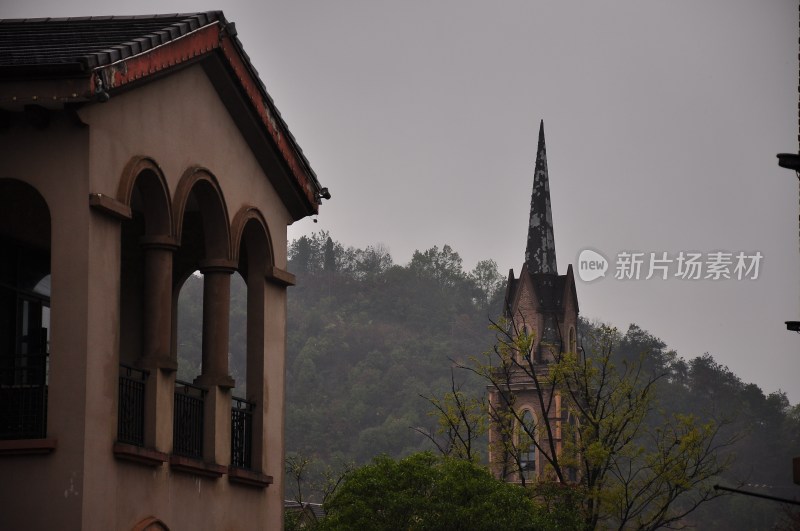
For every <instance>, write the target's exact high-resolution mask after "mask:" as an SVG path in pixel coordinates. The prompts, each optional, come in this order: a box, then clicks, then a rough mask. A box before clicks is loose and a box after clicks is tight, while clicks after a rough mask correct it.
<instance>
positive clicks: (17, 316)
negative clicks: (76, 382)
mask: <svg viewBox="0 0 800 531" xmlns="http://www.w3.org/2000/svg"><path fill="white" fill-rule="evenodd" d="M50 239H51V235H50V210H49V208H48V207H47V203H46V202H45V200H44V198H42V196H41V195H40V194H39V192H38V191H36V190H35V189H34V188H33V187H31V186H30V185H28V184H26V183H24V182H22V181H18V180H14V179H0V246H2V251H0V439H37V438H44V437H46V435H47V387H48V384H49V360H48V356H49V353H50V268H51V264H50Z"/></svg>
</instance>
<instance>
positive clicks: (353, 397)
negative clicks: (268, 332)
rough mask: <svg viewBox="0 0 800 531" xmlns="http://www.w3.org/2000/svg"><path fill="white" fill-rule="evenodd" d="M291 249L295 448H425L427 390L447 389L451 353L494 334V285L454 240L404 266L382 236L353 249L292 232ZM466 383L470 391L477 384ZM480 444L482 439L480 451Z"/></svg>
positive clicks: (290, 437) (367, 454)
mask: <svg viewBox="0 0 800 531" xmlns="http://www.w3.org/2000/svg"><path fill="white" fill-rule="evenodd" d="M289 259H290V264H289V267H290V269H291V270H292V271H293V272H297V273H298V282H297V286H295V287H293V288H291V289H290V291H289V300H288V330H287V332H288V340H287V360H286V367H287V386H286V389H287V422H286V440H287V448H288V449H289V450H291V451H295V452H299V453H302V454H303V455H308V456H310V457H313V458H315V459H318V460H321V461H329V460H330V459H332V458H333V457H334V456H342V457H343V458H345V459H347V460H352V461H355V462H357V463H365V462H368V461H369V459H371V458H372V457H373V456H374V455H376V454H378V453H386V454H389V455H393V456H403V455H408V454H410V453H413V452H418V451H421V450H424V449H429V448H430V443H429V441H428V440H427V439H426V438H425V437H424V436H423V435H421V434H420V433H434V432H435V431H436V429H437V426H436V421H435V419H433V418H431V417H430V416H429V415H428V414H427V406H426V404H425V402H424V401H422V400H421V399H420V398H419V396H420V395H425V396H438V395H439V394H442V393H444V392H445V391H446V390H447V389H448V388H449V384H450V374H449V372H450V371H449V366H450V365H451V364H452V362H451V361H450V360H451V359H463V357H464V356H465V355H467V354H468V353H470V352H474V351H475V349H476V348H478V349H480V348H483V346H488V345H489V344H490V343H491V340H492V335H491V333H490V332H489V331H488V330H486V327H485V324H484V323H485V320H486V315H487V312H488V311H490V310H489V307H488V306H487V304H488V303H487V302H486V301H489V300H493V299H494V298H495V297H496V293H489V292H484V291H482V288H480V287H478V286H477V285H476V284H475V282H474V281H473V280H471V279H470V278H469V275H467V274H466V273H464V272H463V271H462V270H461V267H462V265H461V258H460V257H459V256H458V254H457V253H455V252H454V251H453V250H452V249H451V248H450V247H449V246H446V245H445V246H443V247H442V248H441V249H440V248H438V247H434V248H432V249H429V250H428V251H424V252H418V253H416V254H415V258H413V259H412V261H411V263H409V264H408V265H406V266H400V265H394V264H393V262H392V259H391V256H389V254H388V252H387V251H386V250H385V249H383V248H381V247H380V246H377V247H369V248H367V249H366V250H360V249H352V248H349V249H345V248H344V247H343V246H342V245H341V244H339V243H336V242H335V241H334V240H332V239H331V238H330V236H329V235H328V234H327V233H320V234H317V235H312V236H309V237H306V239H305V240H303V242H300V240H297V241H295V242H293V243H292V244H291V245H290V253H289ZM301 262H302V264H301ZM326 264H327V265H326ZM331 264H335V267H332V266H331ZM489 265H490V264H484V265H483V270H484V271H485V273H486V276H487V278H491V274H490V271H489ZM490 284H491V283H487V284H486V286H490ZM464 385H465V388H464V390H465V391H469V393H470V394H471V393H472V392H473V391H475V390H477V389H478V387H477V386H479V385H480V384H479V383H478V382H477V380H476V379H475V380H470V381H467V382H465V384H464ZM412 428H415V429H418V430H419V431H415V430H414V429H412ZM484 448H485V442H484V441H483V440H479V441H476V445H475V447H474V454H475V455H478V456H480V455H483V454H485V450H484Z"/></svg>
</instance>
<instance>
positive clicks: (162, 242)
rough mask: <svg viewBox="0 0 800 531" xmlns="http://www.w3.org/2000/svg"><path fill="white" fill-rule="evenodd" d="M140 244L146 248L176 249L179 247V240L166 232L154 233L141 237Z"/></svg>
mask: <svg viewBox="0 0 800 531" xmlns="http://www.w3.org/2000/svg"><path fill="white" fill-rule="evenodd" d="M139 245H141V246H142V247H143V248H144V249H164V250H167V251H175V250H177V249H178V242H177V241H175V238H173V237H172V236H168V235H166V234H153V235H147V236H142V237H141V238H139Z"/></svg>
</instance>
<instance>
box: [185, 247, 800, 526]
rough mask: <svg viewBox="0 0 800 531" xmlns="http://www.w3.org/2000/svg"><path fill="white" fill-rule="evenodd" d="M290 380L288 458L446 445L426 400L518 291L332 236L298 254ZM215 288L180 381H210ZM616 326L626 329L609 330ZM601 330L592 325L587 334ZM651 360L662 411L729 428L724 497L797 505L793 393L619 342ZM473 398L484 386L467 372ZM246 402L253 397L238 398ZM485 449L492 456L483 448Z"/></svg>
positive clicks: (797, 417) (195, 283) (750, 520)
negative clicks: (734, 491)
mask: <svg viewBox="0 0 800 531" xmlns="http://www.w3.org/2000/svg"><path fill="white" fill-rule="evenodd" d="M289 259H290V261H289V269H290V271H291V272H292V273H294V274H296V275H297V286H295V287H292V288H290V289H289V303H288V312H289V316H288V323H289V324H288V344H287V359H286V368H287V371H286V372H287V374H286V377H287V380H286V400H287V401H286V448H287V453H290V454H300V455H303V456H306V457H309V458H312V459H314V460H315V461H316V462H317V463H321V464H334V463H335V462H337V461H352V462H355V463H358V464H361V463H365V462H367V461H369V460H370V459H371V458H372V457H374V456H376V455H378V454H382V453H385V454H389V455H390V456H393V457H399V456H403V455H407V454H409V453H411V452H414V451H417V450H433V449H434V447H433V445H432V444H431V443H430V442H429V441H428V440H427V439H426V438H425V437H424V436H422V435H420V433H418V432H417V431H415V430H414V429H412V427H417V428H422V429H426V430H427V429H434V428H435V425H436V419H435V418H434V417H432V416H430V415H429V412H430V409H431V406H430V404H429V403H428V402H427V401H426V400H424V399H423V398H420V395H425V396H442V395H443V394H444V393H446V392H447V391H449V390H450V384H451V381H450V378H451V376H450V375H451V367H452V365H453V362H452V360H456V361H462V362H463V361H467V360H468V358H469V357H470V356H473V355H477V354H479V353H481V352H483V351H485V350H487V349H489V348H491V346H492V344H493V342H494V336H493V333H492V332H491V331H490V330H489V326H488V325H489V319H491V318H495V317H496V316H498V315H499V314H500V310H501V299H502V293H503V290H504V283H505V278H504V275H501V274H500V273H499V272H498V271H497V267H496V265H495V263H494V262H493V261H491V260H485V261H482V262H480V263H479V264H478V265H477V266H476V267H475V269H474V270H472V271H469V272H467V271H464V270H463V264H462V262H461V259H460V257H459V256H458V254H457V253H456V252H455V251H454V250H453V249H451V248H450V247H449V246H447V245H445V246H443V247H442V248H438V247H434V248H432V249H428V250H426V251H418V252H416V253H415V254H414V256H413V258H412V259H411V261H410V262H409V263H408V264H405V265H398V264H394V263H393V261H392V257H391V256H390V254H389V253H388V251H387V250H385V249H383V248H381V247H380V246H376V247H367V248H366V249H354V248H345V247H344V246H343V245H342V244H340V243H338V242H336V241H334V240H333V239H332V238H330V237H329V235H328V234H327V233H324V232H323V233H317V234H315V235H313V236H312V237H303V238H300V239H298V240H295V241H294V242H292V243H291V244H290V252H289ZM244 289H245V288H244V284H243V282H242V281H241V279H239V278H236V279H235V281H234V282H233V285H232V304H231V306H232V309H231V314H232V322H231V372H232V373H233V375H234V377H236V378H237V380H241V378H240V377H239V375H242V374H244V373H245V369H244V366H243V363H244V341H243V337H244V321H243V318H244V309H243V308H244V304H243V301H244ZM201 301H202V282H200V281H199V279H198V278H196V277H192V278H190V279H189V281H187V285H186V287H185V288H184V290H183V292H182V293H181V306H180V310H179V355H180V356H181V358H182V360H181V367H182V369H181V371H182V372H181V377H183V378H191V377H193V376H194V375H196V373H197V372H199V363H200V361H199V355H198V354H193V353H197V352H199V345H200V343H199V334H198V330H199V328H192V323H198V320H197V316H198V315H199V312H200V311H201V307H202V303H201ZM608 318H609V319H610V320H611V319H613V316H608ZM593 326H594V325H593V324H591V323H587V322H583V323H582V331H581V334H583V335H585V334H587V333H589V331H590V330H591V328H592V327H593ZM643 353H644V354H645V363H644V366H645V368H646V370H648V371H651V372H653V373H659V374H661V373H663V374H666V375H667V376H666V377H665V378H663V379H661V380H659V387H660V388H659V397H660V402H659V407H660V408H662V409H664V410H667V411H670V412H681V413H691V414H695V415H697V416H698V417H700V418H711V417H713V418H715V419H717V420H724V421H726V422H729V424H728V425H727V426H726V428H725V429H726V431H727V432H728V433H730V434H735V435H736V436H737V438H738V440H737V442H736V443H735V444H734V445H733V447H732V448H730V449H729V451H730V452H731V453H732V454H733V455H734V456H735V461H734V464H733V467H732V468H731V470H730V471H729V472H728V473H727V474H726V477H723V478H720V479H719V483H720V484H722V485H727V486H731V487H738V488H742V489H745V490H752V491H758V492H761V493H765V494H769V495H772V496H778V497H784V498H793V497H795V496H796V495H797V492H798V487H797V486H794V485H793V484H792V473H791V472H792V471H791V458H792V457H793V456H797V455H800V407H798V406H792V405H791V404H789V402H788V400H787V398H786V395H785V394H784V393H782V392H771V393H767V394H765V393H764V392H763V391H762V390H761V389H760V388H759V387H758V386H756V385H755V384H748V383H746V379H745V380H743V379H742V378H740V377H739V376H737V375H735V374H733V373H731V372H730V371H729V370H728V369H727V367H724V366H722V365H720V364H718V363H717V362H716V361H715V360H714V358H713V356H712V355H711V354H705V353H694V352H689V353H681V356H679V355H678V353H676V352H674V351H672V350H670V349H669V348H668V347H667V345H666V344H665V343H664V342H663V341H661V340H660V339H658V338H657V337H655V336H653V335H652V334H650V333H649V332H647V331H645V330H642V329H640V328H639V327H637V326H636V325H630V327H629V328H628V329H627V330H626V331H623V332H622V333H621V334H620V339H619V342H618V345H617V348H616V349H615V355H616V357H617V360H618V362H619V363H622V362H623V361H624V360H632V359H638V357H639V356H640V355H642V354H643ZM455 375H456V378H457V380H458V381H459V382H463V386H464V389H465V390H468V391H470V392H471V393H474V394H475V395H480V394H482V393H484V392H485V384H484V383H483V382H481V381H478V380H477V379H472V380H470V379H469V378H468V373H466V371H463V370H462V371H459V370H456V372H455ZM236 393H237V394H242V390H241V389H237V390H236ZM484 445H485V442H484ZM786 507H787V506H786V505H782V504H779V503H775V502H771V501H767V500H760V499H757V498H750V497H743V496H741V495H735V496H728V497H724V498H722V499H719V500H715V501H714V502H712V503H709V504H707V505H705V506H703V507H701V508H700V510H698V511H697V512H696V513H694V514H693V515H692V522H691V523H694V524H696V525H698V526H699V528H701V529H712V528H714V529H773V528H774V526H775V525H776V523H777V522H781V521H783V520H785V518H786V516H785V514H784V513H786V512H787V511H786V510H785V508H786Z"/></svg>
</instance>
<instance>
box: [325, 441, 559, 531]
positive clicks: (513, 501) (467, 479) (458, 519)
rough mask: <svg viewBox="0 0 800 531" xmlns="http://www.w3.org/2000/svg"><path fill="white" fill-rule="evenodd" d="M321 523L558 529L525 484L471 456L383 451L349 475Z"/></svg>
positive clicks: (416, 527) (328, 527) (345, 527)
mask: <svg viewBox="0 0 800 531" xmlns="http://www.w3.org/2000/svg"><path fill="white" fill-rule="evenodd" d="M325 511H326V513H327V517H326V518H325V519H324V520H323V521H322V522H321V525H320V526H319V529H324V530H339V529H341V530H351V529H370V530H373V531H381V530H387V531H388V530H392V531H394V530H399V529H414V530H420V531H422V530H426V529H430V530H439V529H470V530H475V531H479V530H494V529H509V530H515V529H520V530H521V529H554V528H553V527H549V526H547V524H549V523H550V518H549V515H547V514H545V512H544V511H543V509H541V508H540V507H537V506H536V505H535V504H534V503H533V501H532V500H531V498H530V497H529V496H528V494H527V493H526V492H525V490H524V489H523V488H521V487H518V486H516V485H511V484H508V483H504V482H501V481H498V480H496V479H494V478H493V477H492V476H491V474H489V472H488V471H486V470H485V469H483V468H481V467H479V466H477V465H475V464H473V463H470V462H468V461H463V460H457V459H449V458H436V457H434V456H433V455H432V454H430V453H419V454H413V455H411V456H409V457H406V458H405V459H401V460H399V461H395V460H394V459H391V458H389V457H386V456H381V457H377V458H375V459H374V460H373V462H372V464H369V465H366V466H364V467H362V468H360V469H358V470H355V471H354V472H352V473H350V474H349V475H348V476H346V477H345V480H344V481H343V482H342V484H341V485H340V486H339V489H338V490H337V491H336V492H335V493H334V494H333V496H332V497H331V498H330V500H329V501H328V502H327V503H326V504H325Z"/></svg>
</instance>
